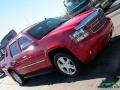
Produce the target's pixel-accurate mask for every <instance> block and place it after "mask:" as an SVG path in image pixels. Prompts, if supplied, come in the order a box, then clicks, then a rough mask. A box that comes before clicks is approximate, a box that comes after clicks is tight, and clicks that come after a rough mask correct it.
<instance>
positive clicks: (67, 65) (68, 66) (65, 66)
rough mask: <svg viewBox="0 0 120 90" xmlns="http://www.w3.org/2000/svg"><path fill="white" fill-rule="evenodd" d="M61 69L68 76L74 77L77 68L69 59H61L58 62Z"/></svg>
mask: <svg viewBox="0 0 120 90" xmlns="http://www.w3.org/2000/svg"><path fill="white" fill-rule="evenodd" d="M57 64H58V67H59V69H60V70H61V71H62V72H64V73H65V74H67V75H73V74H75V73H76V71H77V68H76V66H75V63H74V62H72V60H70V59H69V58H68V57H59V58H58V60H57Z"/></svg>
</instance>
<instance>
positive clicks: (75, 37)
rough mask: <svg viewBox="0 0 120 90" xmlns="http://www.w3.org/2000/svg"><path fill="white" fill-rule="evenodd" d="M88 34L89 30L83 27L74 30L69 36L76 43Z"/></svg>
mask: <svg viewBox="0 0 120 90" xmlns="http://www.w3.org/2000/svg"><path fill="white" fill-rule="evenodd" d="M88 36H89V32H88V31H87V30H85V29H84V28H81V29H79V30H76V31H75V32H74V33H73V34H72V35H70V38H71V39H72V40H73V41H75V42H76V43H78V42H80V41H82V40H83V39H85V38H86V37H88Z"/></svg>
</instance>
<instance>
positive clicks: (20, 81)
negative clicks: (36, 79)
mask: <svg viewBox="0 0 120 90" xmlns="http://www.w3.org/2000/svg"><path fill="white" fill-rule="evenodd" d="M10 74H11V76H12V79H13V80H14V81H16V82H17V83H18V84H19V85H20V86H22V85H23V84H24V83H25V79H24V78H23V77H22V76H20V75H19V74H17V73H16V72H14V71H12V72H11V73H10Z"/></svg>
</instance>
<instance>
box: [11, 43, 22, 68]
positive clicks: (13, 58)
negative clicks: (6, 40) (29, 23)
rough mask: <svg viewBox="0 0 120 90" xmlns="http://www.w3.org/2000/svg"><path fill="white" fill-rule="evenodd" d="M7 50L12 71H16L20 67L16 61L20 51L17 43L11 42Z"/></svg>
mask: <svg viewBox="0 0 120 90" xmlns="http://www.w3.org/2000/svg"><path fill="white" fill-rule="evenodd" d="M9 49H10V57H11V60H9V61H10V64H11V66H12V68H13V69H15V70H17V68H18V67H20V66H21V65H20V64H19V63H18V61H19V60H20V56H19V54H20V49H19V47H18V45H17V42H16V41H15V42H13V43H12V44H11V45H10V46H9Z"/></svg>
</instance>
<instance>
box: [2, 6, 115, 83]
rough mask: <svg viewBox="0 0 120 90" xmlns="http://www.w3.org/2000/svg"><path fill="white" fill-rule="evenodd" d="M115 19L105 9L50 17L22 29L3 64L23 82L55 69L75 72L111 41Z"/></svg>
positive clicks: (71, 73)
mask: <svg viewBox="0 0 120 90" xmlns="http://www.w3.org/2000/svg"><path fill="white" fill-rule="evenodd" d="M112 31H113V23H112V22H111V20H110V18H107V17H106V16H105V15H104V13H103V11H102V9H100V8H97V9H92V10H88V11H86V12H83V13H81V14H79V15H77V16H75V17H73V18H71V19H70V20H66V19H62V18H49V19H46V20H44V21H42V22H40V23H36V24H34V25H32V26H30V27H28V28H26V29H25V30H23V31H22V32H21V33H19V34H18V35H17V36H16V37H15V38H14V39H13V40H11V42H10V43H9V44H8V45H7V48H6V54H5V58H4V60H2V61H1V68H2V70H3V71H4V72H5V73H6V74H7V75H10V76H11V77H12V78H13V80H15V81H16V82H17V83H19V84H20V85H22V84H23V83H24V81H25V78H27V77H30V76H32V75H35V74H37V73H43V72H47V71H49V70H52V69H54V68H55V69H56V70H58V71H59V72H61V73H62V74H64V75H67V76H69V77H74V76H76V75H77V74H78V73H79V71H80V70H81V65H82V64H85V63H88V62H89V61H90V60H92V59H93V58H94V57H95V56H96V54H97V53H99V52H100V51H101V50H102V49H103V48H104V47H105V46H106V44H107V43H108V41H109V39H110V37H111V35H112Z"/></svg>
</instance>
